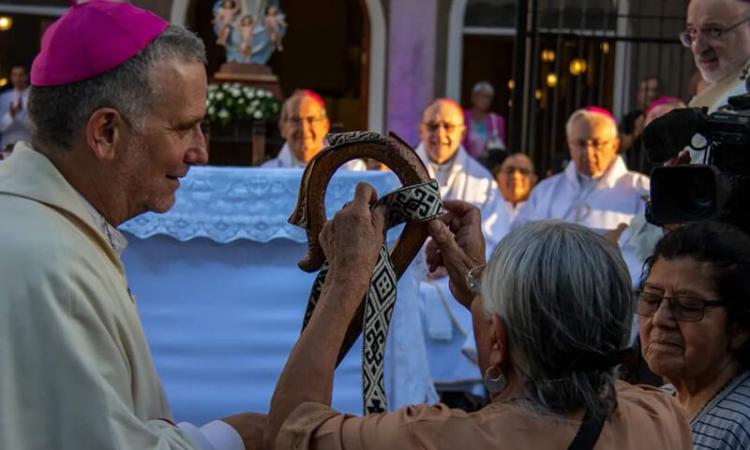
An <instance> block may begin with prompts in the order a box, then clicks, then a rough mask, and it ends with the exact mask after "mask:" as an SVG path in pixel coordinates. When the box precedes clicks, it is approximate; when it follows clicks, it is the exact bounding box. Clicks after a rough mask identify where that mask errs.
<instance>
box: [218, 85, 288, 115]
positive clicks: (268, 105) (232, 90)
mask: <svg viewBox="0 0 750 450" xmlns="http://www.w3.org/2000/svg"><path fill="white" fill-rule="evenodd" d="M280 109H281V103H280V102H279V101H278V100H277V99H276V98H274V96H273V94H272V93H271V92H270V91H268V90H266V89H260V88H255V87H250V86H245V85H242V84H239V83H221V84H209V85H208V98H207V99H206V113H207V115H208V119H209V120H210V121H211V122H219V123H221V124H222V125H228V124H230V123H232V122H233V121H236V120H243V119H245V120H267V119H270V118H272V117H274V116H276V115H277V114H278V113H279V110H280Z"/></svg>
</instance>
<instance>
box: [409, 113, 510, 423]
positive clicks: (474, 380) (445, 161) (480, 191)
mask: <svg viewBox="0 0 750 450" xmlns="http://www.w3.org/2000/svg"><path fill="white" fill-rule="evenodd" d="M465 133H466V127H465V126H464V114H463V110H462V109H461V107H460V106H459V105H458V104H457V103H456V102H454V101H453V100H450V99H444V98H442V99H437V100H435V101H434V102H433V103H431V104H430V105H429V106H427V108H426V109H425V110H424V113H423V115H422V122H421V123H420V125H419V136H420V140H421V142H420V144H419V146H418V147H417V150H416V151H417V154H418V155H419V157H420V158H422V161H424V163H425V165H426V166H427V170H428V171H429V173H430V176H431V177H433V178H435V179H436V180H438V183H439V185H440V195H441V196H442V198H443V199H449V200H462V201H465V202H468V203H471V204H472V205H474V206H477V207H478V208H479V209H480V212H481V215H482V232H483V234H484V237H485V240H486V242H487V246H486V248H487V251H488V252H490V253H491V252H492V250H494V248H495V245H496V244H497V243H498V242H499V241H500V239H502V238H503V237H505V235H506V234H507V233H508V231H509V228H510V218H509V216H508V212H507V211H506V210H505V207H504V202H503V198H502V196H501V194H500V190H499V189H498V187H497V183H495V179H494V177H493V176H492V174H491V173H490V171H488V170H487V169H485V168H484V166H482V165H481V164H480V163H479V162H478V161H477V160H475V159H474V158H472V157H471V156H469V154H468V153H467V152H466V149H464V147H463V146H462V145H461V142H462V140H463V138H464V135H465ZM446 275H447V272H446V271H445V270H444V269H438V270H436V271H434V272H431V273H430V274H428V275H427V277H426V278H425V279H424V280H423V281H422V282H421V283H420V287H419V291H420V297H421V299H422V302H423V304H424V309H423V311H424V320H425V330H426V339H425V345H426V347H427V352H428V363H429V366H430V374H431V375H432V378H433V380H434V381H435V384H436V387H437V390H438V392H439V394H440V396H441V400H442V401H443V402H446V403H448V404H450V405H451V406H454V407H460V408H465V409H468V410H472V409H474V408H475V407H476V406H478V404H477V403H476V402H477V397H480V396H481V395H483V393H484V388H483V387H482V384H481V376H480V374H479V372H480V371H479V370H478V369H477V365H476V363H475V362H474V361H472V360H471V359H469V358H467V357H466V356H465V355H464V353H463V352H462V346H463V345H464V343H465V342H466V339H467V337H468V332H469V331H470V330H471V329H472V325H471V314H469V312H468V310H466V308H463V307H461V306H459V303H458V302H454V301H453V300H452V298H451V297H452V294H451V292H450V289H449V286H448V277H447V276H446Z"/></svg>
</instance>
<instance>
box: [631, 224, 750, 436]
mask: <svg viewBox="0 0 750 450" xmlns="http://www.w3.org/2000/svg"><path fill="white" fill-rule="evenodd" d="M637 311H638V315H639V316H640V338H641V349H642V353H643V357H644V359H645V360H646V362H647V363H648V365H649V367H650V369H651V370H652V371H653V372H654V373H656V374H657V375H659V376H662V377H663V378H664V379H665V380H666V381H668V382H669V383H670V384H669V385H667V386H666V387H665V388H667V389H669V390H671V391H673V392H674V394H675V396H676V398H677V401H678V402H679V403H680V405H681V406H682V408H683V409H684V411H685V412H686V413H687V415H688V417H689V418H690V420H691V426H692V429H693V443H694V445H695V448H698V449H722V450H725V449H726V450H734V449H738V450H739V449H748V448H750V370H748V369H750V367H748V365H750V237H748V236H747V235H746V234H744V233H743V232H742V231H740V230H739V229H737V228H735V227H733V226H731V225H727V224H719V223H699V224H694V225H688V226H685V227H681V228H678V229H676V230H674V231H672V232H670V233H668V234H667V235H666V236H664V238H662V239H661V241H659V243H658V244H657V246H656V250H655V252H654V255H653V256H652V258H651V259H650V260H649V261H648V262H647V266H646V275H645V282H644V283H643V287H642V290H641V291H639V292H638V308H637Z"/></svg>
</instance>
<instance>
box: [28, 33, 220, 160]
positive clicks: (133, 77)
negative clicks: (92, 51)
mask: <svg viewBox="0 0 750 450" xmlns="http://www.w3.org/2000/svg"><path fill="white" fill-rule="evenodd" d="M170 59H177V60H180V61H183V62H200V63H203V64H206V50H205V46H204V45H203V41H201V40H200V38H198V36H196V35H195V34H194V33H192V32H190V31H188V30H186V29H185V28H183V27H181V26H176V25H170V26H169V27H168V28H167V29H166V30H165V31H164V32H163V33H162V34H160V35H159V36H158V37H157V38H156V39H154V41H153V42H151V44H149V45H148V46H147V47H146V48H144V49H143V50H141V51H140V52H138V53H137V54H136V55H135V56H133V57H132V58H130V59H128V60H127V61H125V62H124V63H123V64H122V65H120V66H118V67H116V68H115V69H113V70H110V71H108V72H105V73H103V74H101V75H97V76H96V77H94V78H91V79H88V80H83V81H78V82H75V83H71V84H66V85H61V86H48V87H34V86H32V87H31V91H30V93H29V114H30V116H31V122H32V130H33V131H32V142H33V144H34V145H35V146H50V147H53V148H59V149H61V150H67V149H70V147H71V146H72V145H73V142H74V140H75V139H76V138H77V137H78V135H79V134H80V133H82V132H83V129H84V127H85V126H86V122H87V121H88V119H89V117H90V116H91V114H92V113H93V112H94V111H96V110H97V109H99V108H104V107H110V108H114V109H116V110H118V111H119V112H120V114H122V115H123V116H124V117H125V120H127V121H129V122H130V124H131V125H133V126H134V127H136V128H137V129H142V128H143V125H144V120H145V117H146V114H147V113H148V112H149V111H150V110H151V108H152V107H153V105H154V104H156V103H157V102H158V101H159V98H160V92H158V90H157V89H156V87H155V86H153V82H152V80H151V76H152V74H151V71H152V68H153V66H154V65H156V64H157V63H158V62H161V61H168V60H170Z"/></svg>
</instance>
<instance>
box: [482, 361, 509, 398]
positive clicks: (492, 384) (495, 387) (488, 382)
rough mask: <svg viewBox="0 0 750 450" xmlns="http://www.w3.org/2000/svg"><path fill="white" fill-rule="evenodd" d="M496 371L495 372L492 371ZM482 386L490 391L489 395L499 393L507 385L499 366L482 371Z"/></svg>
mask: <svg viewBox="0 0 750 450" xmlns="http://www.w3.org/2000/svg"><path fill="white" fill-rule="evenodd" d="M493 370H494V371H496V372H497V374H493V373H492V372H493ZM483 381H484V386H485V387H486V388H487V390H488V391H489V392H490V395H494V394H499V393H500V392H502V391H503V390H504V389H505V386H507V385H508V380H507V379H506V378H505V375H503V372H502V371H501V370H500V368H499V367H497V366H495V367H490V368H488V369H487V370H486V371H485V372H484V380H483Z"/></svg>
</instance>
